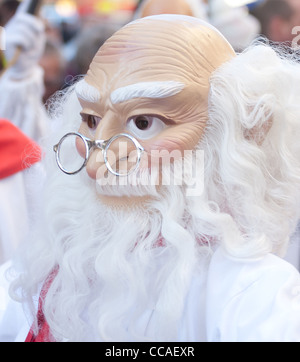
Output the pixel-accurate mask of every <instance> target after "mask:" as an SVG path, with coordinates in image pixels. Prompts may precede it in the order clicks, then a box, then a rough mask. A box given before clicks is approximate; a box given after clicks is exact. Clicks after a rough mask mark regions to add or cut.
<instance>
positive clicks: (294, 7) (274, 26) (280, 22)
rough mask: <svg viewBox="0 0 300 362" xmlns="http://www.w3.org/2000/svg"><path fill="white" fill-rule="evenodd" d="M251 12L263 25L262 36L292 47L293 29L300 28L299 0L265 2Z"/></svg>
mask: <svg viewBox="0 0 300 362" xmlns="http://www.w3.org/2000/svg"><path fill="white" fill-rule="evenodd" d="M251 12H252V14H253V15H254V16H255V17H256V18H257V19H258V20H259V22H260V24H261V34H262V35H264V36H265V37H267V38H268V39H269V40H271V41H272V42H280V43H282V42H285V43H286V44H287V45H291V43H292V41H293V39H294V38H295V33H293V29H294V28H295V27H296V26H300V1H299V0H265V1H263V2H262V3H259V4H258V5H257V6H256V7H255V8H254V9H253V10H252V11H251Z"/></svg>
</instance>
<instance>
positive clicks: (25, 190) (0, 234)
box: [0, 163, 45, 266]
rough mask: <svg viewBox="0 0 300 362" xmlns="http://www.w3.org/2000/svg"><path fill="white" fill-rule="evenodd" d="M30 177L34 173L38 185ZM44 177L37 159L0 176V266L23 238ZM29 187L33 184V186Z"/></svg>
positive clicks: (38, 197)
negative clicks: (2, 177)
mask: <svg viewBox="0 0 300 362" xmlns="http://www.w3.org/2000/svg"><path fill="white" fill-rule="evenodd" d="M32 177H38V178H39V180H40V185H39V186H40V188H38V187H37V186H36V184H34V185H35V186H33V185H32ZM44 179H45V173H44V168H43V166H42V165H41V164H40V163H36V164H34V165H32V166H31V168H30V172H28V170H24V171H20V172H18V173H16V174H14V175H12V176H10V177H6V178H4V179H2V180H0V200H1V203H0V266H1V264H3V263H6V262H7V261H8V260H10V259H11V258H13V257H14V254H15V252H16V250H17V248H18V247H19V245H20V244H21V243H22V241H23V240H24V239H26V236H27V233H28V231H29V224H30V219H31V217H32V215H34V213H36V211H35V210H36V207H38V206H37V205H38V203H39V201H40V197H41V192H42V185H43V182H44ZM33 187H35V188H34V189H33Z"/></svg>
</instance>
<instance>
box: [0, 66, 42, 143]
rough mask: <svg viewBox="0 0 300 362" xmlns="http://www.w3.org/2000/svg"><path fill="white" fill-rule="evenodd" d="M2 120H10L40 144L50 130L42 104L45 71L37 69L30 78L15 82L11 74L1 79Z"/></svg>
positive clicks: (0, 102)
mask: <svg viewBox="0 0 300 362" xmlns="http://www.w3.org/2000/svg"><path fill="white" fill-rule="evenodd" d="M0 89H1V96H0V118H3V119H8V120H9V121H11V122H12V123H13V124H14V125H15V126H17V127H18V128H20V129H21V130H22V131H23V132H24V133H25V134H26V135H27V136H28V137H29V138H31V139H33V140H35V141H36V142H38V143H39V141H40V140H41V138H42V137H44V136H45V134H46V132H47V129H48V121H47V115H46V111H45V109H44V106H43V104H42V94H43V89H44V84H43V71H42V70H41V69H40V68H38V67H36V68H35V70H34V72H33V73H32V74H31V76H30V77H29V78H26V79H22V80H14V79H11V78H10V76H9V72H7V73H5V74H4V76H3V77H2V78H0Z"/></svg>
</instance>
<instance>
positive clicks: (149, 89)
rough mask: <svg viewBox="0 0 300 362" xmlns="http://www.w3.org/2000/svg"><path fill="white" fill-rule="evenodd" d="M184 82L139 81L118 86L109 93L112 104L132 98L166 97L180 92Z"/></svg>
mask: <svg viewBox="0 0 300 362" xmlns="http://www.w3.org/2000/svg"><path fill="white" fill-rule="evenodd" d="M183 88H184V84H183V83H181V82H175V81H165V82H140V83H136V84H131V85H128V86H125V87H122V88H118V89H116V90H115V91H113V92H112V93H111V95H110V100H111V102H112V103H113V104H118V103H122V102H126V101H128V100H130V99H134V98H154V99H156V98H167V97H171V96H174V95H175V94H177V93H179V92H181V91H182V90H183Z"/></svg>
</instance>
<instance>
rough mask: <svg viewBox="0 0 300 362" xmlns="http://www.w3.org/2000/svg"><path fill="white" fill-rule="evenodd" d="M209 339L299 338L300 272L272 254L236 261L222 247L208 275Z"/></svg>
mask: <svg viewBox="0 0 300 362" xmlns="http://www.w3.org/2000/svg"><path fill="white" fill-rule="evenodd" d="M207 333H208V340H209V341H223V342H250V341H253V342H296V341H297V342H299V341H300V275H299V273H298V271H297V270H296V269H295V268H294V267H293V266H292V265H290V264H289V263H287V262H286V261H284V260H281V259H280V258H278V257H276V256H274V255H270V254H269V255H267V256H266V257H264V258H262V259H259V260H255V261H247V262H242V261H236V260H231V259H230V258H228V257H226V256H225V253H223V251H222V250H221V249H219V250H218V251H217V252H216V253H215V255H214V256H213V259H212V262H211V265H210V269H209V277H208V293H207Z"/></svg>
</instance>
